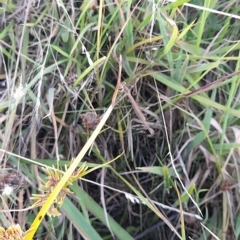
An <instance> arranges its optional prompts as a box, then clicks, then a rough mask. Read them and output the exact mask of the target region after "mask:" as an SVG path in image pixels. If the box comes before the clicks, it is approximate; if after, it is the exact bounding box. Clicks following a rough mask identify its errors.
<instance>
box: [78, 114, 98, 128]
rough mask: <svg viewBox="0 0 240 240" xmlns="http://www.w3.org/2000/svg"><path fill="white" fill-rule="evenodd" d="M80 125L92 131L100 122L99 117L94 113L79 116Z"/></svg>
mask: <svg viewBox="0 0 240 240" xmlns="http://www.w3.org/2000/svg"><path fill="white" fill-rule="evenodd" d="M81 119H82V125H83V127H84V128H85V129H87V130H88V129H89V130H94V129H95V128H96V127H97V125H98V124H99V122H100V117H98V115H97V114H96V113H94V112H88V113H85V114H82V115H81Z"/></svg>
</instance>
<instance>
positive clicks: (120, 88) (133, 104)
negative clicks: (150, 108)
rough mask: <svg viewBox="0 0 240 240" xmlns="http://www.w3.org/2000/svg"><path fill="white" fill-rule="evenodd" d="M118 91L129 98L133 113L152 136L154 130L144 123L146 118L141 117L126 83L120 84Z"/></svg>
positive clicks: (141, 114)
mask: <svg viewBox="0 0 240 240" xmlns="http://www.w3.org/2000/svg"><path fill="white" fill-rule="evenodd" d="M119 91H122V92H124V93H125V94H126V95H127V96H128V98H129V100H130V102H131V104H132V106H133V109H134V111H135V113H136V114H137V116H138V118H139V119H140V120H141V121H142V122H143V125H144V126H145V127H146V128H147V129H148V131H149V132H150V134H152V135H153V134H154V130H153V129H152V128H150V127H149V125H148V123H147V121H146V118H145V117H144V115H143V113H142V111H141V109H140V108H139V106H138V104H137V102H136V101H135V100H134V98H133V97H132V94H131V92H130V90H129V89H128V87H127V85H126V83H121V84H120V87H119Z"/></svg>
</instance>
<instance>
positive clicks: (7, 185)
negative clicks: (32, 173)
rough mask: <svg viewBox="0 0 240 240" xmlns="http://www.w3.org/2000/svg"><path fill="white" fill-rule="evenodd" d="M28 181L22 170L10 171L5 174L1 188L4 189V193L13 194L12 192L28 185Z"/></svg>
mask: <svg viewBox="0 0 240 240" xmlns="http://www.w3.org/2000/svg"><path fill="white" fill-rule="evenodd" d="M26 185H27V182H26V180H25V177H24V175H23V174H21V173H20V172H17V173H8V174H6V175H4V176H3V179H2V182H1V184H0V188H1V190H2V195H7V196H9V195H11V194H12V193H16V192H18V191H19V190H20V189H23V188H24V187H26Z"/></svg>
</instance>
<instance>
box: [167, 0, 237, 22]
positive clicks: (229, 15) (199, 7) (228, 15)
mask: <svg viewBox="0 0 240 240" xmlns="http://www.w3.org/2000/svg"><path fill="white" fill-rule="evenodd" d="M167 2H177V1H176V0H168V1H167ZM183 6H187V7H192V8H195V9H200V10H203V11H208V12H211V13H216V14H219V15H224V16H227V17H231V18H236V19H240V16H238V15H235V14H231V13H226V12H221V11H218V10H215V9H211V8H206V7H202V6H198V5H195V4H191V3H184V4H183Z"/></svg>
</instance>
